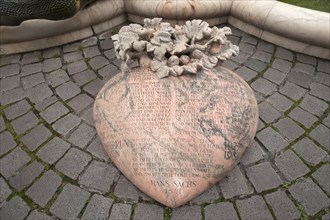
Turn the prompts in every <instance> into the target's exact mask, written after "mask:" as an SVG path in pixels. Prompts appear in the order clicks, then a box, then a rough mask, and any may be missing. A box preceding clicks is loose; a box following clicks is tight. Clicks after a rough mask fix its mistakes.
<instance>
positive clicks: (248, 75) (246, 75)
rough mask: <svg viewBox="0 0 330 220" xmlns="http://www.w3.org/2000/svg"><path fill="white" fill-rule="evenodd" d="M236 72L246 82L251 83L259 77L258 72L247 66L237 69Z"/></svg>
mask: <svg viewBox="0 0 330 220" xmlns="http://www.w3.org/2000/svg"><path fill="white" fill-rule="evenodd" d="M235 72H236V73H238V74H239V75H240V76H241V77H243V79H244V80H246V81H250V80H251V79H253V78H254V77H256V76H257V75H258V73H257V72H255V71H253V70H251V69H249V68H246V67H245V66H243V67H241V68H239V69H237V70H236V71H235Z"/></svg>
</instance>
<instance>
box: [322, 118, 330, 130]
mask: <svg viewBox="0 0 330 220" xmlns="http://www.w3.org/2000/svg"><path fill="white" fill-rule="evenodd" d="M323 124H324V125H325V126H328V127H329V128H330V115H328V116H327V117H326V118H324V119H323Z"/></svg>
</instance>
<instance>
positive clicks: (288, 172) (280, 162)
mask: <svg viewBox="0 0 330 220" xmlns="http://www.w3.org/2000/svg"><path fill="white" fill-rule="evenodd" d="M275 165H276V166H277V167H278V168H279V169H280V171H281V172H282V173H283V174H284V176H285V178H286V179H287V180H289V181H293V180H295V179H297V178H298V177H301V176H303V175H305V174H307V173H308V172H309V171H310V170H309V169H308V167H307V166H306V165H305V164H304V163H303V162H302V161H301V160H300V159H299V157H297V156H296V155H295V154H294V153H293V152H292V150H287V151H285V152H284V153H283V154H281V155H279V156H278V157H276V158H275Z"/></svg>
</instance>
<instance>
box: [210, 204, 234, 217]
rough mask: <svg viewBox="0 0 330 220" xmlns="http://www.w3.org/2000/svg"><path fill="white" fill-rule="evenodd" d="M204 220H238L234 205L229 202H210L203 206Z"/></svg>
mask: <svg viewBox="0 0 330 220" xmlns="http://www.w3.org/2000/svg"><path fill="white" fill-rule="evenodd" d="M204 213H205V220H218V219H231V220H238V216H237V214H236V211H235V209H234V206H233V205H232V204H231V203H229V202H222V203H218V204H211V205H208V206H206V207H205V208H204Z"/></svg>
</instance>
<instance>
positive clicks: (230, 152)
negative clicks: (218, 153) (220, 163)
mask: <svg viewBox="0 0 330 220" xmlns="http://www.w3.org/2000/svg"><path fill="white" fill-rule="evenodd" d="M224 158H225V160H230V159H232V160H236V159H237V150H236V148H235V146H233V144H232V143H231V142H229V141H225V156H224Z"/></svg>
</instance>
